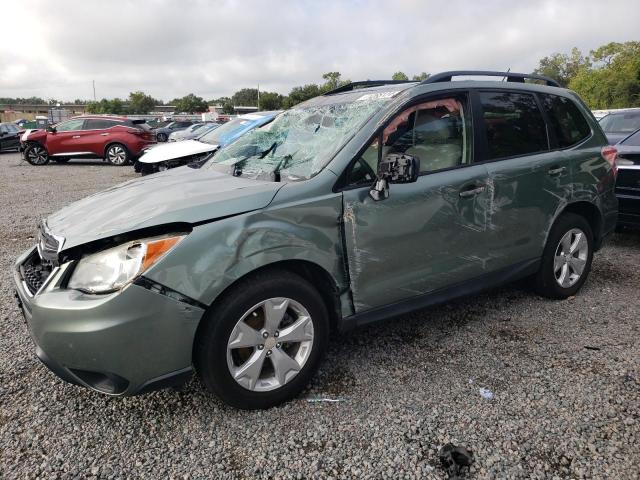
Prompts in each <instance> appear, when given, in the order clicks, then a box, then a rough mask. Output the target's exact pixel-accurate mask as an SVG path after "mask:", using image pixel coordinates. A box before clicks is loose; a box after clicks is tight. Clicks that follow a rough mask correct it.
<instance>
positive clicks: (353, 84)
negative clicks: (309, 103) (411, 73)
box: [323, 80, 415, 95]
mask: <svg viewBox="0 0 640 480" xmlns="http://www.w3.org/2000/svg"><path fill="white" fill-rule="evenodd" d="M396 83H415V80H414V81H411V80H365V81H362V82H351V83H347V84H345V85H341V86H339V87H338V88H334V89H333V90H329V91H328V92H326V93H323V95H333V94H334V93H341V92H350V91H351V90H355V89H356V88H362V87H379V86H382V85H395V84H396Z"/></svg>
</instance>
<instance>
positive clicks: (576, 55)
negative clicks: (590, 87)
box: [533, 47, 591, 87]
mask: <svg viewBox="0 0 640 480" xmlns="http://www.w3.org/2000/svg"><path fill="white" fill-rule="evenodd" d="M590 67H591V61H590V60H589V57H585V56H583V55H582V52H581V51H580V50H578V49H577V48H576V47H574V48H572V49H571V53H570V54H566V53H554V54H553V55H550V56H548V57H544V58H543V59H542V60H540V62H539V63H538V67H537V68H536V69H535V70H534V71H533V73H537V74H538V75H545V76H547V77H550V78H553V79H554V80H557V81H558V83H560V85H562V86H563V87H566V86H567V85H569V82H570V81H571V79H572V78H574V77H575V76H576V75H578V73H579V72H580V71H582V70H584V69H588V68H590Z"/></svg>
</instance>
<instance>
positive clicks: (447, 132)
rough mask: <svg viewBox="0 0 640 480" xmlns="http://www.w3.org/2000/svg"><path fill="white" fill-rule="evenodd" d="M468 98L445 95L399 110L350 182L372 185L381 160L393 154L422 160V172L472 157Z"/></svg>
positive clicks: (359, 162) (357, 165)
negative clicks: (446, 96)
mask: <svg viewBox="0 0 640 480" xmlns="http://www.w3.org/2000/svg"><path fill="white" fill-rule="evenodd" d="M469 122H470V120H469V114H468V111H467V108H466V99H465V98H464V97H461V98H443V99H440V100H432V101H428V102H422V103H419V104H417V105H412V106H411V107H408V108H406V109H405V110H403V111H402V112H400V113H399V114H398V115H397V116H396V117H395V118H394V119H393V120H392V121H391V122H390V123H389V124H388V125H387V126H386V127H385V128H384V130H383V131H382V151H380V148H379V143H380V139H379V138H377V139H376V140H374V141H373V142H372V143H371V145H369V147H368V148H367V149H366V150H365V151H364V152H363V153H362V155H361V156H360V158H359V159H358V160H356V162H355V163H354V164H353V166H352V170H351V172H350V174H349V178H348V182H349V183H350V184H351V185H357V184H365V183H366V184H369V183H371V182H372V181H373V180H375V177H376V172H377V170H378V159H379V156H380V158H381V157H382V156H384V155H388V154H390V153H406V154H407V155H412V156H414V157H417V158H419V159H420V172H421V173H428V172H436V171H438V170H443V169H447V168H451V167H456V166H458V165H461V164H463V163H468V162H469V161H470V158H471V151H470V145H471V143H472V142H471V128H470V123H469Z"/></svg>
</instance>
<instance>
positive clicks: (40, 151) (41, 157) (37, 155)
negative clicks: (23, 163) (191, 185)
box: [27, 145, 49, 165]
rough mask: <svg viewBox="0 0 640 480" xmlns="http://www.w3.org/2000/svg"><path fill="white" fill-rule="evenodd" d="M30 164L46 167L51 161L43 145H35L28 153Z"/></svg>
mask: <svg viewBox="0 0 640 480" xmlns="http://www.w3.org/2000/svg"><path fill="white" fill-rule="evenodd" d="M27 158H28V159H29V163H31V164H33V165H44V164H46V163H47V162H48V161H49V155H48V154H47V151H46V150H45V149H44V147H42V146H41V145H34V146H32V147H31V148H29V150H28V151H27Z"/></svg>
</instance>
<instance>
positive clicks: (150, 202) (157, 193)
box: [46, 167, 283, 250]
mask: <svg viewBox="0 0 640 480" xmlns="http://www.w3.org/2000/svg"><path fill="white" fill-rule="evenodd" d="M282 185H283V184H282V183H277V182H264V181H256V180H248V179H242V178H238V177H233V176H230V175H227V174H224V173H220V172H216V171H213V170H209V169H203V168H200V169H193V168H189V167H179V168H174V169H171V170H168V171H166V172H162V173H158V174H154V175H148V176H145V177H141V178H138V179H136V180H132V181H129V182H126V183H122V184H120V185H116V186H114V187H112V188H110V189H108V190H104V191H102V192H99V193H96V194H94V195H91V196H89V197H86V198H84V199H82V200H80V201H78V202H75V203H72V204H71V205H69V206H67V207H65V208H63V209H62V210H60V211H58V212H56V213H54V214H52V215H51V216H49V217H48V218H47V219H46V225H47V228H48V229H49V230H50V232H51V233H52V234H54V235H56V236H61V237H64V239H65V240H64V244H63V248H64V249H65V250H66V249H68V248H72V247H75V246H77V245H81V244H84V243H87V242H92V241H94V240H100V239H104V238H108V237H111V236H114V235H120V234H124V233H127V232H130V231H134V230H139V229H142V228H148V227H154V226H158V225H165V224H170V223H189V224H194V223H199V222H205V221H210V220H215V219H217V218H221V217H227V216H229V215H237V214H240V213H244V212H249V211H252V210H257V209H260V208H264V207H266V206H267V205H268V204H269V203H270V202H271V200H273V197H274V196H275V194H276V192H277V191H278V189H279V188H281V187H282Z"/></svg>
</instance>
